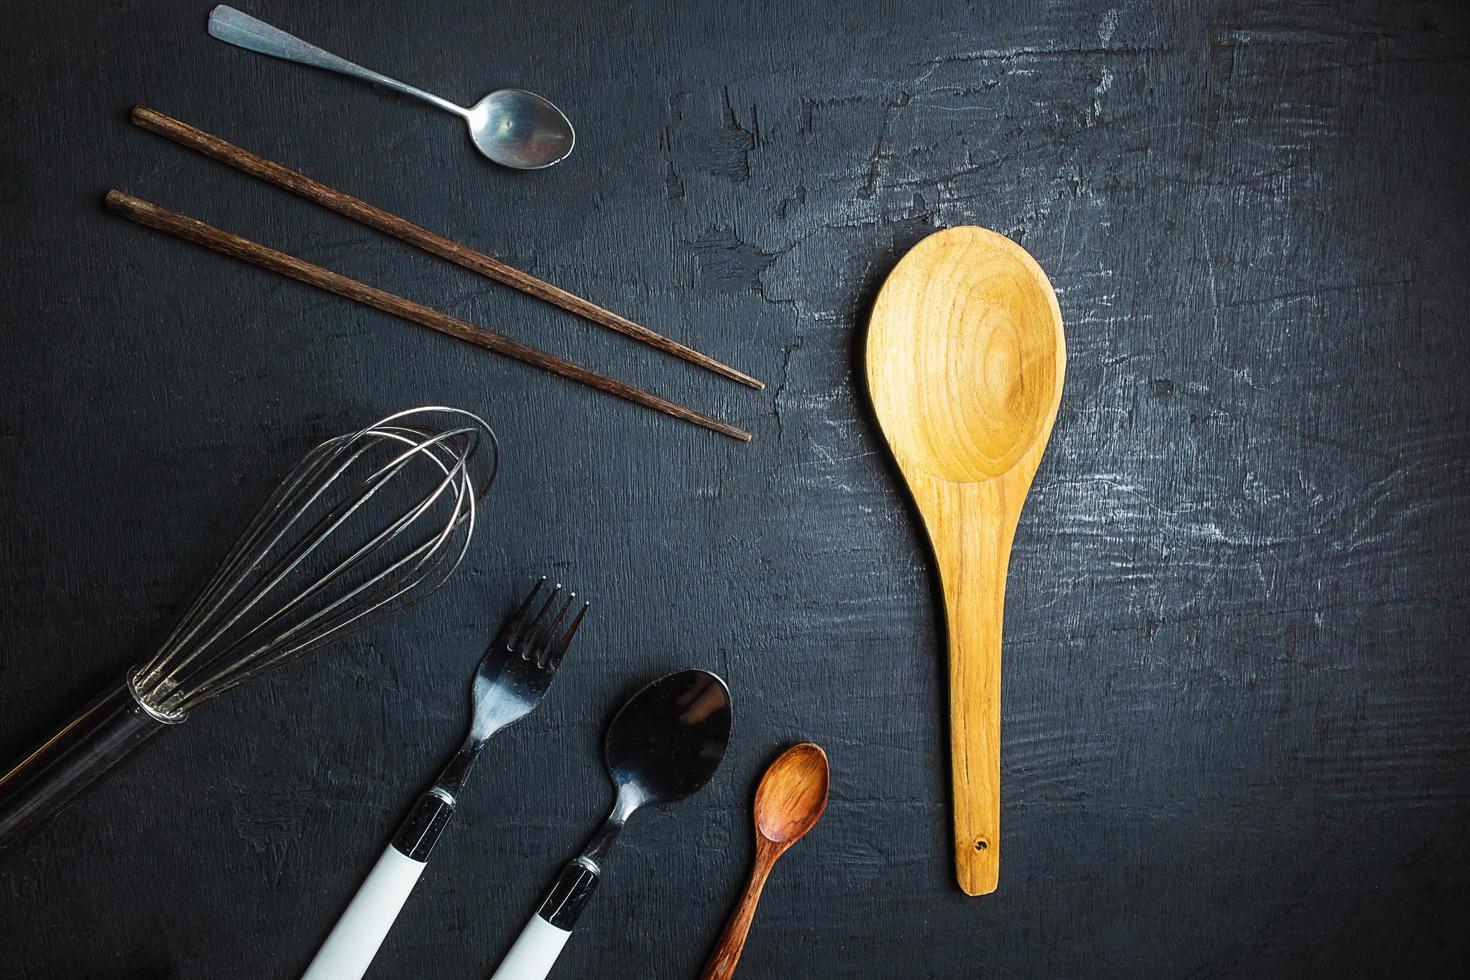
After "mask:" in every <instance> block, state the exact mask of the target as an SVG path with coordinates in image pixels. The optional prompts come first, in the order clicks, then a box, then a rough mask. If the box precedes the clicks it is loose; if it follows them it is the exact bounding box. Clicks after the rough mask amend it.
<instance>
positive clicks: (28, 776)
mask: <svg viewBox="0 0 1470 980" xmlns="http://www.w3.org/2000/svg"><path fill="white" fill-rule="evenodd" d="M183 720H184V719H183V716H182V715H181V716H179V717H177V718H170V717H168V716H165V715H161V714H158V713H157V712H154V711H151V710H149V709H148V708H145V707H144V706H143V704H142V703H141V702H140V701H139V700H138V698H137V696H136V695H135V694H134V693H133V689H132V686H131V684H130V683H129V680H128V678H127V677H124V678H123V679H122V680H121V681H119V682H118V683H116V684H113V685H112V686H110V687H108V688H107V689H105V690H104V691H103V692H102V693H101V694H99V695H98V696H97V697H96V698H95V699H93V701H92V702H91V703H90V704H88V705H87V706H86V707H85V708H83V709H82V710H81V711H79V712H77V714H76V716H75V717H73V718H72V719H71V720H70V721H68V722H67V723H66V724H65V725H63V726H62V727H61V728H60V729H59V730H58V731H57V732H56V734H55V735H52V736H51V737H50V738H48V739H47V740H46V741H44V742H42V743H41V744H40V745H38V746H36V748H35V749H33V750H32V751H31V752H30V753H29V754H28V755H26V756H25V758H23V759H21V760H19V761H18V762H17V763H16V764H15V765H14V766H12V767H11V769H10V770H9V771H8V772H6V773H5V774H4V775H0V850H6V849H8V848H11V847H14V846H15V845H16V844H18V843H20V842H21V841H22V840H23V839H24V838H25V837H26V836H28V835H29V834H30V833H31V832H32V831H34V830H36V829H38V828H39V827H40V826H42V825H43V824H44V823H45V822H46V821H47V820H49V819H50V818H51V817H53V816H55V815H56V814H57V813H59V812H61V811H62V810H64V809H66V807H67V805H68V804H70V803H71V802H72V801H73V800H75V799H76V798H77V797H78V796H79V795H81V793H82V791H83V790H85V789H86V788H87V787H88V786H90V785H91V784H92V783H94V782H96V781H97V780H98V779H100V778H101V777H102V776H103V775H105V774H106V773H107V772H108V771H109V770H111V769H112V768H113V767H114V766H116V765H117V764H118V763H120V762H122V761H123V760H124V759H126V758H127V757H128V756H130V755H132V754H133V752H134V751H135V750H137V748H138V746H140V745H142V744H143V743H144V742H146V741H147V740H148V739H150V738H152V737H153V736H154V735H157V734H158V733H159V732H161V731H163V730H164V729H165V728H171V727H173V725H175V724H178V723H179V722H181V721H183Z"/></svg>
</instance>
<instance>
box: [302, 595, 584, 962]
mask: <svg viewBox="0 0 1470 980" xmlns="http://www.w3.org/2000/svg"><path fill="white" fill-rule="evenodd" d="M545 584H546V579H545V578H542V579H541V580H540V581H539V582H537V583H536V585H535V587H534V588H532V589H531V593H530V594H529V595H527V596H526V598H525V601H524V602H522V603H521V605H520V608H519V609H517V610H516V611H515V614H514V615H513V616H511V618H510V620H509V621H508V622H507V623H506V624H505V625H504V626H503V627H501V629H500V632H499V633H498V634H496V637H495V641H494V642H493V643H491V644H490V649H489V650H487V651H486V652H485V656H484V657H483V658H481V660H480V666H479V668H478V669H477V670H476V671H475V683H474V687H473V689H472V691H471V694H470V731H469V735H468V736H467V737H466V738H465V740H464V745H463V746H461V747H460V750H459V751H458V752H456V753H455V755H454V758H452V759H450V760H449V764H448V765H446V766H445V767H444V771H443V772H441V773H440V774H439V778H438V779H436V780H435V781H434V785H433V786H430V787H429V788H428V789H427V790H425V791H424V793H423V795H422V796H420V797H419V798H418V802H417V803H415V804H414V806H413V809H411V810H410V811H409V812H408V816H407V817H406V818H405V819H404V821H403V823H402V824H401V825H400V826H399V828H398V833H397V834H396V835H394V837H393V843H391V844H389V845H388V847H387V849H386V850H384V851H383V856H382V857H381V858H379V859H378V863H377V864H376V865H374V866H373V870H372V872H371V873H369V874H368V877H367V880H366V881H364V882H363V883H362V887H361V888H359V889H358V891H357V895H355V896H354V897H353V899H352V903H351V904H350V905H348V906H347V911H346V912H343V913H342V918H340V919H338V920H337V925H336V926H335V927H333V929H332V933H331V935H329V936H328V937H327V941H326V942H325V943H323V944H322V948H321V949H320V950H318V951H317V954H316V957H315V958H314V959H313V960H312V961H311V965H310V966H308V967H307V968H306V973H305V974H304V975H303V977H302V980H353V978H358V977H361V976H362V975H363V974H364V973H366V972H367V968H368V965H369V964H370V963H372V961H373V957H374V956H376V955H377V953H378V947H379V946H381V945H382V944H383V939H384V937H386V936H387V935H388V930H389V929H390V928H392V926H393V921H394V920H395V919H396V918H398V912H399V910H400V909H402V908H403V903H404V902H406V901H407V900H408V893H409V892H411V891H412V890H413V886H414V885H415V884H416V883H417V882H418V880H419V876H420V875H422V874H423V873H424V863H425V862H426V861H428V859H429V852H430V851H431V850H433V848H434V843H435V842H436V841H437V840H438V839H439V835H440V834H442V833H443V832H444V828H445V826H446V825H448V823H449V818H450V817H451V816H453V815H454V807H455V804H456V803H457V802H458V799H459V794H460V791H461V790H462V789H464V785H465V780H466V779H468V778H469V774H470V769H471V768H472V767H473V766H474V764H475V757H476V756H477V755H479V753H480V749H482V748H484V746H485V742H486V741H487V740H488V739H489V738H490V736H491V735H493V734H495V733H496V732H498V731H499V730H500V729H502V728H504V727H505V726H506V725H509V724H510V723H511V722H513V721H516V720H518V719H519V718H522V717H524V716H525V715H526V714H527V713H529V712H530V710H531V709H532V708H534V707H536V705H538V704H540V703H541V698H542V696H544V695H545V694H546V690H547V688H549V687H550V686H551V680H552V678H553V677H554V676H555V674H556V668H557V667H558V666H559V665H560V664H561V659H562V657H563V656H565V655H566V652H567V648H568V647H569V646H571V643H572V637H573V636H574V635H576V632H577V627H579V626H581V625H582V617H583V616H585V615H587V605H588V604H587V603H583V604H582V608H581V609H579V610H578V611H577V614H576V616H575V617H574V618H573V619H572V622H571V624H570V625H569V626H567V627H566V628H565V629H563V628H562V622H563V620H565V619H566V615H567V612H568V611H569V610H570V609H571V608H572V605H573V604H574V603H575V601H576V598H577V597H576V593H572V594H571V595H570V596H569V597H568V598H567V600H566V602H565V603H564V604H562V605H561V607H560V609H559V610H558V611H557V612H556V613H555V615H554V616H552V607H553V606H555V605H556V604H557V597H558V595H559V594H560V592H561V586H560V585H558V586H556V588H554V589H552V590H551V593H550V594H549V595H548V596H547V597H546V600H545V601H544V602H543V603H542V604H541V606H540V609H539V611H538V612H537V613H536V614H535V616H534V618H532V617H531V616H530V612H531V608H532V606H533V605H534V604H535V602H536V598H537V596H538V595H539V594H540V592H541V587H542V586H543V585H545Z"/></svg>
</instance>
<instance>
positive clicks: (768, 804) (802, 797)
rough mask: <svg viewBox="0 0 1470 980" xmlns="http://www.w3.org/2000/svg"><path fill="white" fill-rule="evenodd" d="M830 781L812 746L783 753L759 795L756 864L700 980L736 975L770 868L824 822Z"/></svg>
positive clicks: (820, 754) (822, 755)
mask: <svg viewBox="0 0 1470 980" xmlns="http://www.w3.org/2000/svg"><path fill="white" fill-rule="evenodd" d="M831 779H832V776H831V771H830V770H829V769H828V767H827V753H825V752H823V751H822V749H821V747H820V746H817V745H814V744H812V743H811V742H802V743H801V744H800V745H793V746H792V747H791V748H789V749H787V750H786V751H785V752H782V753H781V755H780V756H779V757H778V758H777V759H776V761H775V762H773V763H771V765H770V768H769V769H767V770H766V774H765V775H764V776H762V777H761V782H760V786H758V787H757V788H756V791H755V864H754V866H753V867H752V868H751V870H750V880H749V881H748V882H746V885H745V891H744V892H743V893H742V894H741V896H740V901H739V902H737V903H736V905H735V910H734V911H733V912H731V913H730V919H729V921H728V922H727V923H726V924H725V931H724V932H723V933H721V934H720V938H719V940H718V941H717V942H716V943H715V948H714V951H713V952H712V953H710V957H709V960H708V962H706V963H705V965H704V970H703V972H701V973H700V975H699V977H700V980H730V978H731V977H732V976H734V975H735V967H736V965H737V964H739V962H740V954H741V953H742V952H743V951H744V950H745V940H746V937H747V936H749V935H750V925H751V923H752V922H753V921H755V909H756V906H757V905H758V904H759V903H760V900H761V891H762V890H764V888H765V887H766V879H767V878H768V877H769V876H770V874H771V868H773V867H774V866H775V864H776V859H777V858H779V857H780V856H781V855H782V854H785V853H786V851H787V849H788V848H790V847H791V845H792V844H795V843H796V842H797V841H799V840H801V839H802V838H803V837H805V836H806V835H807V832H808V831H810V830H811V829H812V828H813V827H815V826H816V825H817V821H818V820H820V819H822V812H823V811H824V810H826V809H827V787H828V783H830V782H831Z"/></svg>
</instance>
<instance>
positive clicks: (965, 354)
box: [865, 227, 1067, 895]
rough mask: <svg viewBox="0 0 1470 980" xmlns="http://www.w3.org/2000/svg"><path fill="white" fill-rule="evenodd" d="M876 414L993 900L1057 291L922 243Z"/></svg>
mask: <svg viewBox="0 0 1470 980" xmlns="http://www.w3.org/2000/svg"><path fill="white" fill-rule="evenodd" d="M865 359H866V363H867V374H868V392H869V394H870V395H871V397H872V400H873V412H874V415H875V416H876V417H877V420H878V424H879V426H880V427H881V428H882V429H883V434H884V437H885V438H886V439H887V442H888V445H889V448H890V449H891V450H892V451H893V455H894V459H895V461H896V462H897V463H898V468H899V470H900V471H901V472H902V473H903V476H904V480H905V482H906V483H908V485H909V490H910V492H911V493H912V495H913V499H914V504H915V506H916V508H917V509H918V511H919V514H920V516H921V517H922V518H923V521H924V526H925V529H926V530H927V531H928V533H929V542H930V545H931V546H932V548H933V551H934V557H935V563H936V565H937V566H938V569H939V578H940V582H941V584H942V590H943V594H944V608H945V614H946V620H947V625H948V634H949V639H948V647H949V658H948V661H949V663H948V666H949V704H950V725H949V740H950V766H951V780H952V785H953V790H954V861H955V873H956V877H957V878H958V881H959V885H960V888H961V889H962V890H963V891H964V892H965V893H966V894H969V895H984V894H987V893H989V892H992V891H994V890H995V888H996V884H997V882H998V879H999V865H1000V854H999V852H1000V846H999V845H1000V710H1001V698H1000V689H1001V669H1000V663H1001V630H1002V621H1003V616H1004V607H1005V586H1006V572H1007V566H1008V565H1009V563H1010V553H1011V542H1012V539H1013V538H1014V537H1015V532H1016V524H1017V522H1018V521H1019V520H1020V517H1021V508H1022V506H1023V504H1024V503H1025V499H1026V494H1027V492H1028V491H1029V490H1030V488H1031V481H1032V478H1033V477H1034V476H1035V475H1036V468H1037V465H1038V464H1039V463H1040V461H1041V456H1042V453H1043V452H1045V450H1046V444H1047V440H1048V439H1049V437H1050V435H1051V430H1052V425H1053V423H1054V422H1055V421H1056V417H1057V410H1058V408H1059V407H1060V405H1061V398H1062V384H1063V377H1064V375H1065V373H1066V362H1067V353H1066V338H1065V336H1064V333H1063V329H1062V315H1061V309H1060V307H1059V306H1058V304H1057V297H1056V291H1055V290H1054V289H1052V286H1051V283H1050V282H1049V281H1048V280H1047V278H1046V274H1045V272H1043V271H1042V269H1041V266H1040V265H1039V264H1037V262H1036V260H1035V259H1034V258H1032V257H1031V255H1030V254H1028V253H1027V252H1026V250H1025V249H1023V248H1021V246H1019V245H1017V244H1016V243H1015V242H1012V241H1011V240H1010V239H1008V238H1006V237H1005V236H1003V235H1000V234H997V233H996V232H993V231H990V230H988V229H984V228H974V227H960V228H949V229H946V230H943V231H938V232H935V233H934V234H932V235H929V236H928V237H927V238H925V239H923V240H922V241H921V242H919V243H918V244H917V245H915V246H914V247H913V248H912V249H911V250H910V251H909V252H908V254H907V255H905V256H904V257H903V258H902V259H901V260H899V262H898V264H897V265H896V266H895V267H894V269H893V271H892V272H891V273H890V274H889V276H888V278H887V280H885V282H884V284H883V287H882V289H880V290H879V292H878V297H877V299H876V300H875V301H874V303H873V312H872V315H871V317H870V319H869V328H868V342H867V350H866V358H865Z"/></svg>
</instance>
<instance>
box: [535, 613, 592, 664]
mask: <svg viewBox="0 0 1470 980" xmlns="http://www.w3.org/2000/svg"><path fill="white" fill-rule="evenodd" d="M568 605H570V603H568ZM591 605H592V603H590V602H584V603H582V608H581V609H578V610H577V617H576V618H575V619H573V620H572V625H570V626H568V627H567V631H566V632H565V633H563V634H562V635H561V639H560V640H558V641H557V643H556V646H555V649H554V650H553V651H552V652H551V653H550V654H549V655H548V656H547V657H546V669H547V670H548V671H551V672H555V671H556V668H558V667H560V666H561V658H562V657H565V656H566V655H567V648H568V647H570V646H571V645H572V637H574V636H576V635H577V627H579V626H581V625H582V617H584V616H586V615H587V610H588V608H589V607H590V606H591Z"/></svg>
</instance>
